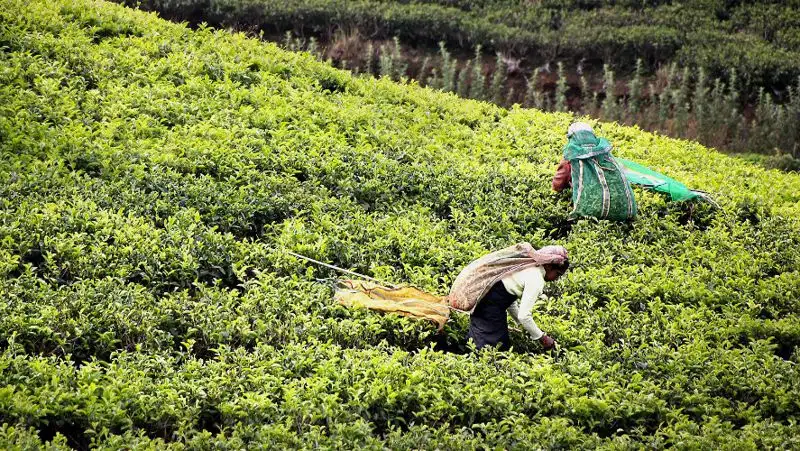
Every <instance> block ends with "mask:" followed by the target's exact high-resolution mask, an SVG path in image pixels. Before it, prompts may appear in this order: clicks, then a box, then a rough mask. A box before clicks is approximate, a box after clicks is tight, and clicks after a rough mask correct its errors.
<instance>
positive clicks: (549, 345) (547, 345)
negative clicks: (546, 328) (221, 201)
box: [539, 335, 556, 351]
mask: <svg viewBox="0 0 800 451" xmlns="http://www.w3.org/2000/svg"><path fill="white" fill-rule="evenodd" d="M539 343H541V344H542V348H544V350H545V351H549V350H551V349H553V348H554V347H555V346H556V341H555V340H553V339H552V338H550V337H549V336H548V335H542V338H540V339H539Z"/></svg>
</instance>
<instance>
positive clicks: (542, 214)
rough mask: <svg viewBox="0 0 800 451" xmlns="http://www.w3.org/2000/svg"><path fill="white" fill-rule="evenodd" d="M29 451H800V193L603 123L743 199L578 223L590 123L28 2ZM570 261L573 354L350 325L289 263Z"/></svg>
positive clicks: (22, 421) (16, 192) (12, 196)
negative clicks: (573, 136) (508, 252)
mask: <svg viewBox="0 0 800 451" xmlns="http://www.w3.org/2000/svg"><path fill="white" fill-rule="evenodd" d="M0 58H1V59H2V64H0V152H2V160H0V298H2V299H3V302H0V349H1V350H2V355H0V369H2V371H0V424H2V427H1V428H0V448H7V447H9V446H10V445H11V444H18V445H30V446H40V445H41V444H42V443H44V442H48V441H50V442H52V443H53V444H55V445H59V446H62V447H67V446H71V447H75V448H85V447H88V446H90V445H96V446H100V447H106V448H109V449H119V448H121V447H123V446H124V447H144V446H148V445H149V446H157V447H159V448H161V447H163V446H164V445H165V444H169V445H170V446H174V447H175V448H180V447H181V446H183V445H189V446H193V447H222V446H230V447H237V448H241V447H253V446H254V444H255V443H260V444H263V446H264V447H265V448H266V447H270V448H274V447H292V448H298V447H317V446H322V447H346V448H354V447H356V446H363V447H367V448H380V447H390V448H419V449H432V448H437V447H438V448H445V449H450V448H465V449H470V448H480V447H491V448H495V447H498V448H520V449H529V448H531V447H542V448H559V447H561V448H564V447H568V448H581V447H583V448H596V447H613V448H628V447H637V446H648V447H650V446H652V447H657V448H661V447H667V446H679V447H697V448H702V449H708V448H712V447H717V446H720V445H724V444H727V445H728V446H730V447H736V448H762V447H769V448H791V447H798V446H800V443H798V442H800V426H798V419H799V418H800V371H798V368H797V364H798V363H800V351H798V344H800V317H798V313H800V305H799V304H798V299H800V273H798V268H800V223H799V222H798V220H797V218H798V217H799V216H800V205H799V204H798V201H800V177H798V176H797V175H789V174H781V173H778V172H775V171H765V170H762V169H759V168H757V167H755V166H753V165H750V164H748V163H746V162H742V161H738V160H735V159H732V158H729V157H726V156H724V155H721V154H718V153H715V152H711V151H709V150H707V149H705V148H703V147H701V146H699V145H696V144H692V143H689V142H684V141H677V140H671V139H666V138H663V137H659V136H655V135H652V134H647V133H644V132H641V131H639V130H636V129H633V128H626V127H619V126H615V125H613V124H600V125H599V126H598V128H599V130H601V131H602V133H603V134H604V135H605V136H607V137H608V138H609V139H610V140H611V141H612V142H614V143H615V144H616V151H615V152H616V153H617V154H618V155H621V156H624V157H626V158H631V159H635V160H637V161H640V162H642V163H644V164H647V165H649V166H651V167H653V168H654V169H657V170H662V171H665V172H666V173H668V174H670V175H672V176H673V177H675V178H677V179H678V180H681V181H683V182H685V183H687V184H688V185H690V186H692V187H694V188H697V189H702V190H705V191H709V192H711V193H713V194H714V196H715V198H716V199H717V200H718V202H719V203H720V205H721V206H722V208H721V210H713V209H710V208H708V207H707V206H704V205H699V206H691V205H687V204H671V203H668V202H666V201H665V199H663V198H662V197H659V196H656V195H653V194H650V193H646V192H643V191H638V190H637V191H636V194H637V196H638V200H639V206H640V214H641V217H640V218H639V219H638V220H637V221H636V222H634V223H632V224H615V223H608V222H598V221H588V220H584V221H578V222H577V223H575V224H569V223H567V222H566V221H565V216H566V213H567V212H568V210H569V207H570V206H569V197H568V196H566V195H555V194H553V193H551V192H550V187H549V181H550V176H551V175H552V171H553V170H554V168H555V164H556V163H557V162H558V159H559V158H560V152H559V149H560V148H561V146H562V145H563V143H564V130H565V129H566V127H567V125H568V123H569V122H570V120H571V119H572V118H571V117H570V116H569V115H565V114H561V115H556V114H543V113H538V112H535V111H530V110H523V109H513V110H511V111H508V110H504V109H500V108H497V107H493V106H491V105H488V104H484V103H479V102H473V101H464V100H459V99H457V98H456V97H454V96H451V95H446V94H442V93H437V92H434V91H431V90H428V89H420V88H417V87H414V86H402V85H398V84H394V83H391V82H389V81H385V80H377V81H376V80H373V79H366V78H363V79H362V78H353V77H351V76H350V75H348V74H347V73H345V72H341V71H337V70H334V69H332V68H330V67H327V66H325V65H323V64H320V63H317V62H315V61H314V60H313V59H312V58H311V57H307V56H304V55H300V54H292V53H287V52H284V51H281V50H279V49H278V48H276V47H275V46H273V45H268V44H263V43H260V42H258V41H255V40H251V39H248V38H246V37H245V36H244V35H241V34H229V33H227V32H216V31H212V30H209V29H205V28H201V29H199V30H197V31H191V30H189V29H187V28H186V27H183V26H179V25H174V24H170V23H167V22H165V21H162V20H159V19H157V18H156V17H155V16H153V15H148V14H145V13H141V12H136V11H131V10H127V9H125V8H123V7H121V6H117V5H112V4H109V3H104V2H95V1H88V0H54V1H49V2H44V1H41V0H32V1H26V2H23V1H21V0H0ZM522 240H527V241H530V242H531V243H533V244H534V246H541V245H545V244H550V243H553V242H559V243H563V244H564V245H565V246H566V247H567V248H568V249H569V251H570V253H571V257H572V260H573V262H574V264H575V268H574V269H573V270H572V271H571V272H570V273H569V275H568V276H567V277H565V278H564V280H563V281H561V282H559V283H557V284H555V285H554V286H553V287H551V288H549V290H550V291H549V294H550V301H548V302H547V303H546V304H544V305H541V306H539V307H538V310H537V312H536V318H537V322H538V323H539V324H540V325H541V327H542V328H543V329H544V330H546V331H548V332H549V333H551V334H552V335H553V336H554V337H555V338H556V339H557V340H558V341H559V342H560V343H561V344H562V346H563V349H562V351H561V352H559V353H557V354H555V355H546V354H541V353H538V351H537V349H536V347H535V346H533V345H532V344H530V343H528V342H527V341H526V340H525V338H524V337H523V336H521V335H520V334H515V335H514V336H513V337H512V340H513V342H514V343H515V349H514V350H513V352H509V353H494V352H484V353H480V354H466V355H462V354H458V353H451V352H442V351H439V350H435V349H434V344H437V345H438V346H439V347H440V348H441V349H451V350H452V349H457V348H458V347H459V346H463V336H464V334H465V332H466V326H467V321H466V318H464V317H458V318H454V320H453V321H452V322H451V324H449V325H448V326H447V328H446V334H447V335H446V336H445V337H439V338H437V337H434V334H435V331H434V330H433V329H434V328H433V327H431V326H430V325H428V324H423V323H419V322H415V321H412V320H409V319H405V318H398V317H394V316H382V315H379V314H375V313H372V312H365V311H359V310H349V309H345V308H343V307H340V306H337V305H335V304H334V303H333V302H332V300H331V297H332V291H331V289H330V286H329V285H328V284H326V283H324V281H323V283H318V282H317V281H316V280H315V279H317V278H326V277H331V276H333V274H332V273H330V272H327V271H320V270H319V269H318V268H312V267H307V266H305V265H304V264H303V263H302V262H299V261H297V260H295V259H293V258H291V257H288V256H287V255H286V254H285V253H284V252H283V251H282V249H283V248H288V249H292V250H294V251H296V252H300V253H303V254H306V255H309V256H311V257H315V258H318V259H321V260H325V261H329V262H332V263H335V264H338V265H341V266H344V267H348V268H352V269H354V270H356V271H362V272H366V273H369V274H372V275H375V276H377V277H381V278H384V279H388V280H393V281H396V282H405V283H411V284H415V285H417V286H420V287H421V288H424V289H426V290H429V291H432V292H437V293H445V292H446V291H447V289H448V287H449V284H450V282H451V281H452V280H453V278H454V277H455V276H456V275H457V273H458V271H459V270H460V269H461V268H462V267H463V266H464V265H466V264H467V263H468V262H469V261H470V260H471V259H473V258H476V257H477V256H479V255H481V254H483V253H485V252H487V251H488V250H491V249H495V248H497V247H500V246H504V245H508V244H511V243H514V242H517V241H522Z"/></svg>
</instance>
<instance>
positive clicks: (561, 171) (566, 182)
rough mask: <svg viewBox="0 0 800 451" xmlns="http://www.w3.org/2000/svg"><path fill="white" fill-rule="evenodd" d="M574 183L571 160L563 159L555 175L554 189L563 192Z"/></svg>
mask: <svg viewBox="0 0 800 451" xmlns="http://www.w3.org/2000/svg"><path fill="white" fill-rule="evenodd" d="M570 185H572V165H570V164H569V160H566V159H562V160H561V163H559V164H558V169H556V175H555V176H554V177H553V191H555V192H561V191H564V189H566V188H569V187H570Z"/></svg>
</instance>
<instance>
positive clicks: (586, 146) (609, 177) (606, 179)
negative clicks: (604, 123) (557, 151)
mask: <svg viewBox="0 0 800 451" xmlns="http://www.w3.org/2000/svg"><path fill="white" fill-rule="evenodd" d="M611 147H612V146H611V143H610V142H608V140H606V139H603V138H597V137H596V136H595V135H594V134H593V133H592V132H589V131H579V132H576V133H575V134H573V135H572V137H571V138H570V140H569V143H567V145H566V147H564V158H565V159H567V160H569V162H570V165H571V166H572V204H573V205H574V208H573V210H572V212H571V213H570V218H581V217H595V218H599V219H611V220H616V221H625V220H628V219H632V218H633V217H635V216H636V199H634V197H633V191H632V190H631V185H630V183H628V179H627V178H626V177H625V172H624V171H623V169H622V168H621V167H620V165H619V164H618V163H617V162H616V160H614V157H613V156H611Z"/></svg>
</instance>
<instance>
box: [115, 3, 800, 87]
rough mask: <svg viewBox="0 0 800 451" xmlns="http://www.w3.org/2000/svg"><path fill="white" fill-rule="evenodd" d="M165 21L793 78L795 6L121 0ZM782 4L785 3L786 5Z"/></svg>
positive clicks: (799, 28) (797, 31) (759, 81)
mask: <svg viewBox="0 0 800 451" xmlns="http://www.w3.org/2000/svg"><path fill="white" fill-rule="evenodd" d="M120 2H121V3H124V4H126V5H129V6H136V7H141V8H144V9H147V10H155V11H159V12H160V13H161V14H163V15H165V16H166V17H169V18H174V19H179V20H189V21H192V22H194V23H200V22H206V23H209V24H212V25H219V26H228V27H236V28H239V29H246V30H253V29H255V30H263V31H266V32H269V33H277V34H281V35H282V33H283V32H284V31H286V30H294V31H295V32H297V33H301V34H302V33H311V34H315V35H322V36H325V37H328V38H329V37H330V36H331V35H332V33H333V32H334V31H335V30H337V29H344V30H349V29H358V30H360V31H361V32H362V34H364V35H365V36H369V37H370V38H373V39H374V38H376V37H378V38H380V37H383V38H391V37H393V36H397V37H399V38H400V39H401V40H403V41H404V42H414V43H425V42H427V43H428V44H429V45H432V46H435V45H436V44H437V43H438V42H440V41H445V42H447V43H448V45H449V46H451V47H454V46H460V47H462V48H463V49H464V50H467V51H471V50H472V49H474V48H475V47H477V46H478V45H481V46H482V47H483V48H484V49H485V50H490V51H491V50H499V51H502V52H506V53H511V54H514V55H517V56H523V57H527V58H528V59H531V60H533V61H542V62H544V61H554V60H562V59H574V61H575V62H577V61H578V60H580V59H588V60H590V62H595V61H596V60H600V64H599V65H598V66H601V65H602V64H603V63H605V64H612V65H614V66H615V67H617V68H619V69H622V70H624V71H632V70H633V67H634V66H635V64H636V60H637V59H639V58H641V59H643V60H644V61H645V63H647V67H648V68H650V69H653V70H654V69H655V68H657V67H658V66H660V65H662V64H665V63H668V62H675V63H678V64H680V65H681V66H687V67H697V68H703V69H705V70H707V71H708V72H709V73H710V74H711V75H712V77H726V76H727V75H728V74H729V73H730V71H731V69H734V70H736V71H737V72H738V73H739V74H747V77H748V80H747V82H748V83H749V84H750V85H752V86H756V87H757V86H764V87H770V88H776V89H785V88H786V87H787V86H790V85H792V84H793V83H794V81H795V80H796V79H797V77H798V75H800V65H798V64H799V63H798V61H800V53H799V52H800V21H798V19H797V8H798V6H799V5H797V4H782V5H781V4H776V2H758V4H747V5H740V4H739V3H738V2H734V3H731V2H723V1H721V0H709V1H704V2H690V4H671V3H672V2H655V3H651V2H648V3H647V4H644V5H643V4H642V3H641V2H629V3H624V2H623V3H621V4H617V3H618V2H583V1H577V2H576V1H552V2H533V3H531V2H518V1H513V2H509V1H500V2H478V3H475V2H451V1H444V0H439V1H411V2H406V1H396V0H357V1H351V0H347V1H343V0H302V1H293V2H284V1H273V0H182V1H174V0H146V1H144V2H138V1H136V2H134V1H128V0H120ZM784 3H785V2H784Z"/></svg>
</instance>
